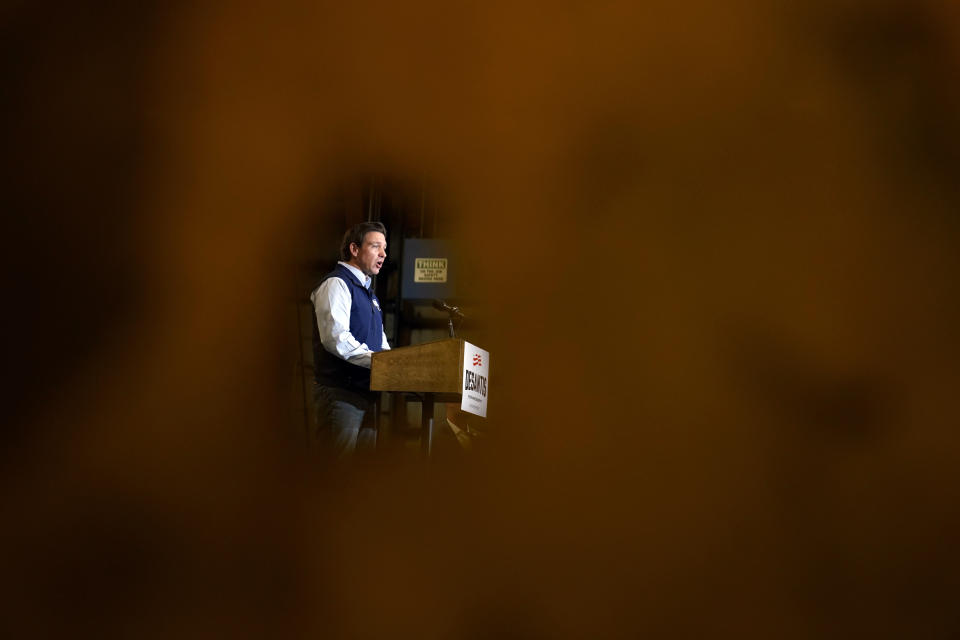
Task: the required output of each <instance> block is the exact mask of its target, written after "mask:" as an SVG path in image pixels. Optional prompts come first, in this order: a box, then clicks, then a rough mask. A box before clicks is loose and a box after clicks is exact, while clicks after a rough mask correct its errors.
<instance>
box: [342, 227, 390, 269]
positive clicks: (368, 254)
mask: <svg viewBox="0 0 960 640" xmlns="http://www.w3.org/2000/svg"><path fill="white" fill-rule="evenodd" d="M350 254H351V255H352V256H353V258H351V260H350V263H351V264H352V265H353V266H355V267H357V268H358V269H360V270H361V271H363V273H364V274H365V275H368V276H375V275H377V274H378V273H380V268H381V267H382V266H383V261H384V260H386V258H387V239H386V238H385V237H384V236H383V234H382V233H380V232H379V231H368V232H367V233H366V235H364V236H363V245H362V246H360V247H358V246H357V245H356V244H351V245H350Z"/></svg>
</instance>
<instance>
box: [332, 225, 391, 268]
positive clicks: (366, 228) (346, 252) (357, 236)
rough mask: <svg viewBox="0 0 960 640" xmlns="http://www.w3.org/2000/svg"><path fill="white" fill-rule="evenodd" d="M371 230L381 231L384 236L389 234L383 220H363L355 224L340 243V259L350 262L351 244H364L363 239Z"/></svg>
mask: <svg viewBox="0 0 960 640" xmlns="http://www.w3.org/2000/svg"><path fill="white" fill-rule="evenodd" d="M371 231H379V232H380V233H382V234H383V236H384V237H386V236H387V228H386V227H385V226H383V223H382V222H361V223H360V224H355V225H353V226H352V227H350V228H349V229H347V232H346V233H345V234H343V242H341V243H340V259H341V260H343V261H344V262H350V258H351V257H352V256H351V254H350V245H351V244H355V245H357V246H358V247H360V246H363V239H364V238H365V237H366V236H367V234H368V233H370V232H371Z"/></svg>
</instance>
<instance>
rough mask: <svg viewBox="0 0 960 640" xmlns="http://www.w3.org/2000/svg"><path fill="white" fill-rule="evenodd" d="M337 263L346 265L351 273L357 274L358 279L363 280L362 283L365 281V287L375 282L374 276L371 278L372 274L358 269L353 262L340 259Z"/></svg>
mask: <svg viewBox="0 0 960 640" xmlns="http://www.w3.org/2000/svg"><path fill="white" fill-rule="evenodd" d="M337 264H342V265H343V266H345V267H346V268H347V269H349V270H350V273H352V274H353V275H355V276H357V280H359V281H360V282H362V283H363V286H364V287H365V288H367V289H369V288H370V283H371V282H373V278H371V277H370V276H368V275H366V274H365V273H364V272H363V271H360V269H357V268H356V267H355V266H353V265H352V264H347V263H346V262H344V261H343V260H340V261H339V262H337Z"/></svg>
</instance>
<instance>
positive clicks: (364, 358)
mask: <svg viewBox="0 0 960 640" xmlns="http://www.w3.org/2000/svg"><path fill="white" fill-rule="evenodd" d="M337 264H342V265H343V266H345V267H346V268H347V269H349V270H350V272H351V273H352V274H353V275H355V276H357V280H359V281H360V282H362V283H363V286H364V287H366V288H367V289H369V288H370V282H371V281H372V280H371V278H370V277H368V276H366V275H364V273H363V272H362V271H360V269H357V268H356V267H355V266H353V265H352V264H347V263H346V262H338V263H337ZM310 302H312V303H313V310H314V312H315V313H316V316H317V328H318V329H319V330H320V343H321V344H322V345H323V348H324V349H326V350H327V351H329V352H330V353H332V354H333V355H335V356H337V357H338V358H343V359H344V360H346V361H347V362H349V363H351V364H356V365H359V366H361V367H366V368H367V369H369V368H370V356H371V355H372V354H373V351H372V350H371V349H370V347H368V346H367V345H366V343H361V342H359V341H358V340H357V339H356V338H354V337H353V334H352V333H350V306H351V304H352V298H351V297H350V288H349V287H348V286H347V283H346V282H344V281H343V280H342V279H340V278H337V277H332V278H327V279H326V280H324V281H323V283H322V284H321V285H320V286H319V287H317V288H316V289H315V290H314V291H313V293H311V294H310ZM381 340H382V343H381V344H382V345H383V350H384V351H386V350H388V349H389V348H390V345H388V344H387V333H386V331H384V332H383V337H382V338H381Z"/></svg>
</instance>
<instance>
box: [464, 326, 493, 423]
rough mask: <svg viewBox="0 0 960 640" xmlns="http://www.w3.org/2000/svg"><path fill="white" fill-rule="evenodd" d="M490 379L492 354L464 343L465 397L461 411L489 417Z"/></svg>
mask: <svg viewBox="0 0 960 640" xmlns="http://www.w3.org/2000/svg"><path fill="white" fill-rule="evenodd" d="M489 379H490V354H489V353H488V352H487V351H485V350H483V349H481V348H480V347H477V346H475V345H472V344H470V343H469V342H467V341H464V342H463V397H462V399H461V400H460V409H461V410H463V411H466V412H467V413H472V414H474V415H477V416H480V417H482V418H486V417H487V381H488V380H489Z"/></svg>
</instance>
